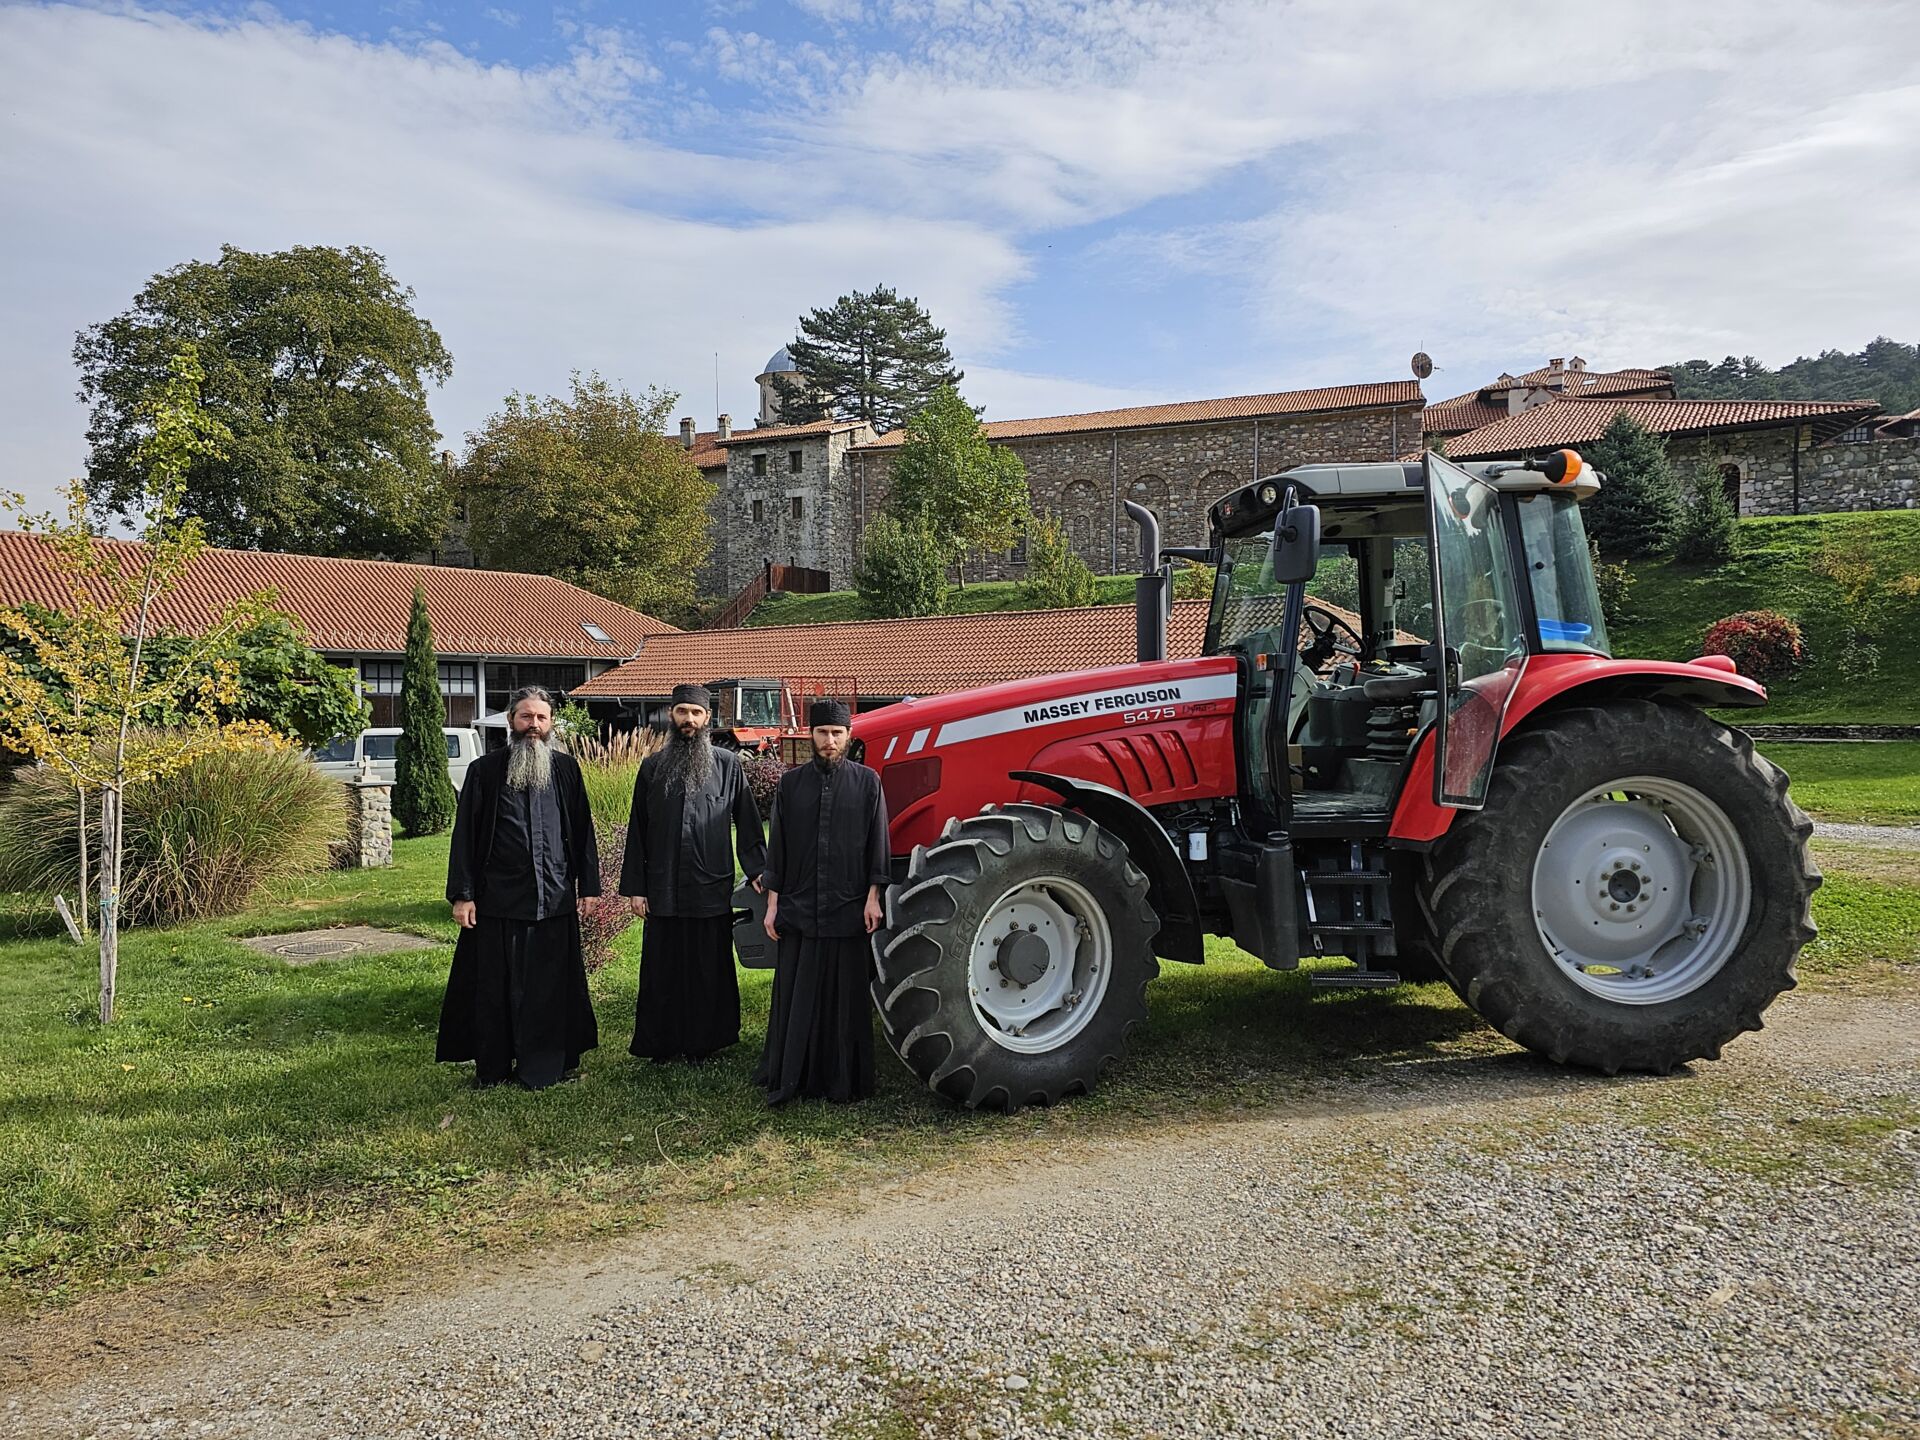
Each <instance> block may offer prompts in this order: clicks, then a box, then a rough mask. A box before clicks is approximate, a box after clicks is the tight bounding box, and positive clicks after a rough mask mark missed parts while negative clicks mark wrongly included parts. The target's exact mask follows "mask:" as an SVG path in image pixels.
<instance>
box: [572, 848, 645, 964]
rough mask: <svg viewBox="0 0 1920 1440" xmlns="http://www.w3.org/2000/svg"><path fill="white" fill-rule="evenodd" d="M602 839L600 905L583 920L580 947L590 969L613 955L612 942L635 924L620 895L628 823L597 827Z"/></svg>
mask: <svg viewBox="0 0 1920 1440" xmlns="http://www.w3.org/2000/svg"><path fill="white" fill-rule="evenodd" d="M595 829H596V830H597V831H598V835H599V841H600V908H599V909H597V910H595V911H594V912H593V914H591V915H584V916H582V917H581V919H580V948H581V949H582V950H583V951H585V952H586V957H587V969H588V971H589V972H591V971H594V970H598V969H599V968H600V967H601V966H602V965H604V964H606V963H607V961H609V960H611V959H612V958H613V942H614V941H615V940H618V939H619V938H620V932H621V931H623V930H625V929H626V928H627V926H629V925H631V924H632V923H633V909H632V907H631V906H629V905H628V904H627V902H626V900H625V899H624V898H623V897H622V896H621V894H620V862H621V860H622V859H624V858H625V856H626V850H627V827H626V826H625V825H604V826H596V827H595Z"/></svg>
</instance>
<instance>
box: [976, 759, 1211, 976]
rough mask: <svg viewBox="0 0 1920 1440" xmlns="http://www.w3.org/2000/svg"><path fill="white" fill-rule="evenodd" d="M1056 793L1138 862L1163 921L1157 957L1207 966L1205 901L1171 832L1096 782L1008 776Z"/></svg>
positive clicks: (1031, 773) (1023, 773)
mask: <svg viewBox="0 0 1920 1440" xmlns="http://www.w3.org/2000/svg"><path fill="white" fill-rule="evenodd" d="M1008 778H1010V779H1013V780H1019V781H1022V782H1024V783H1025V784H1028V785H1033V786H1036V787H1038V788H1039V789H1042V790H1051V791H1052V792H1053V793H1054V794H1055V795H1058V796H1059V797H1060V798H1061V799H1062V800H1064V801H1065V802H1066V803H1067V804H1069V805H1071V806H1073V807H1074V808H1075V809H1078V810H1080V811H1083V812H1084V813H1085V814H1086V816H1087V818H1088V819H1090V820H1092V821H1093V822H1094V823H1095V824H1096V825H1098V826H1100V827H1101V828H1102V829H1103V830H1107V831H1109V832H1110V833H1112V834H1114V835H1117V836H1118V837H1119V838H1120V840H1121V842H1122V843H1123V844H1124V845H1125V846H1126V847H1127V852H1128V854H1129V855H1130V856H1131V858H1132V860H1133V863H1134V864H1135V865H1138V866H1139V867H1140V869H1141V870H1142V871H1144V872H1145V874H1146V877H1147V880H1148V883H1149V889H1148V891H1147V903H1148V904H1150V905H1152V906H1153V908H1154V911H1155V913H1156V914H1158V915H1159V917H1160V933H1159V934H1158V935H1157V936H1156V937H1155V938H1154V942H1153V949H1154V953H1155V954H1157V955H1159V956H1161V957H1162V958H1164V959H1167V960H1178V961H1180V962H1182V963H1184V964H1187V965H1201V964H1204V963H1206V954H1207V951H1206V939H1205V936H1203V935H1202V934H1201V931H1200V902H1199V901H1198V899H1197V898H1196V897H1195V896H1194V893H1193V880H1192V878H1191V877H1190V876H1189V875H1188V874H1187V866H1186V862H1185V861H1183V860H1182V859H1181V858H1180V852H1179V851H1178V850H1177V849H1175V848H1174V844H1173V840H1172V837H1170V836H1169V835H1168V834H1167V831H1166V827H1165V826H1163V825H1162V824H1161V823H1160V822H1159V821H1158V820H1156V819H1154V818H1153V812H1152V811H1150V810H1148V809H1147V808H1146V807H1145V806H1144V805H1142V804H1141V803H1140V802H1139V801H1138V800H1135V799H1134V798H1133V797H1132V796H1131V795H1125V794H1122V793H1121V792H1120V791H1118V790H1115V789H1112V788H1111V787H1109V786H1106V785H1101V784H1097V783H1096V782H1094V781H1092V780H1074V779H1070V778H1069V777H1067V776H1065V775H1048V774H1046V773H1045V772H1043V771H1039V770H1015V771H1013V772H1012V773H1011V774H1010V776H1009V777H1008Z"/></svg>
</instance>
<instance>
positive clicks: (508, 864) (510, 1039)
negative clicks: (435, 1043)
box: [437, 688, 600, 1090]
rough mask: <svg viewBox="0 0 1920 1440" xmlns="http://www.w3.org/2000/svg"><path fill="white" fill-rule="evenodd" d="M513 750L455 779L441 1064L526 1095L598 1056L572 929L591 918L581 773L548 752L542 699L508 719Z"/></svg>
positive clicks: (592, 854) (588, 822) (532, 698)
mask: <svg viewBox="0 0 1920 1440" xmlns="http://www.w3.org/2000/svg"><path fill="white" fill-rule="evenodd" d="M507 723H508V725H509V726H510V727H511V728H512V731H513V743H512V744H511V745H509V746H508V747H507V748H506V749H504V750H496V751H494V752H493V753H491V754H489V755H483V756H482V757H481V758H480V759H478V760H476V761H474V762H473V764H472V766H471V767H470V768H469V769H468V770H467V777H466V780H465V782H464V783H463V784H462V785H461V788H460V805H459V809H458V810H457V811H456V812H455V815H454V821H453V844H452V846H451V848H450V849H449V851H448V855H447V899H448V900H449V901H451V902H452V904H453V918H454V919H455V920H457V921H459V922H460V940H459V943H458V944H457V945H455V946H454V950H453V971H452V973H451V974H450V975H449V976H448V977H447V994H446V999H445V1000H444V1001H443V1002H442V1004H441V1007H440V1043H439V1047H438V1052H437V1053H438V1056H439V1058H440V1059H442V1060H471V1061H473V1062H474V1074H473V1081H474V1084H476V1085H482V1086H484V1085H498V1084H500V1083H501V1082H503V1081H506V1080H518V1081H519V1082H520V1083H521V1084H522V1085H524V1086H526V1087H527V1088H528V1089H529V1090H539V1089H543V1088H544V1087H546V1086H548V1085H552V1084H554V1083H555V1082H556V1081H560V1080H565V1079H571V1078H572V1076H573V1074H574V1073H575V1071H576V1070H577V1068H578V1067H579V1064H580V1057H581V1055H582V1054H584V1053H585V1052H586V1051H588V1050H591V1049H593V1048H594V1047H595V1046H596V1045H598V1044H599V1043H600V1037H599V1030H598V1027H597V1026H596V1024H595V1022H594V1017H593V1002H592V1000H591V999H589V998H588V995H587V969H586V963H585V959H584V957H583V956H582V954H581V950H580V916H582V915H585V914H590V913H592V912H593V910H594V909H596V908H597V907H598V906H599V904H600V850H599V847H598V845H597V844H595V842H594V835H593V816H592V814H591V813H590V812H589V810H588V808H587V790H586V786H585V785H584V784H583V783H582V781H581V778H580V766H579V764H578V762H576V761H575V760H574V758H573V757H572V756H571V755H568V754H566V753H565V752H564V751H556V750H555V749H554V747H553V697H552V696H550V695H548V694H547V692H546V691H545V690H541V689H538V688H532V689H526V690H522V691H520V692H518V693H517V694H515V695H514V697H513V699H512V700H511V701H510V702H509V703H508V706H507Z"/></svg>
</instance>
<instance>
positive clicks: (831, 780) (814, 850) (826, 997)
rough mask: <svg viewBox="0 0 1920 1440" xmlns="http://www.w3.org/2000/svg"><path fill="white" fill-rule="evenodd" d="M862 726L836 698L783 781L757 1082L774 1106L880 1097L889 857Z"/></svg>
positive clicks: (816, 719)
mask: <svg viewBox="0 0 1920 1440" xmlns="http://www.w3.org/2000/svg"><path fill="white" fill-rule="evenodd" d="M852 723H853V722H852V717H851V715H850V714H849V713H848V710H847V707H846V706H845V705H842V704H840V703H839V702H838V701H836V700H820V701H816V702H815V703H814V704H813V706H812V708H811V710H810V711H809V712H808V715H807V724H808V727H809V732H810V734H811V735H812V737H813V760H812V762H811V763H810V764H807V765H801V766H798V767H796V768H795V769H792V770H789V771H788V772H787V773H786V774H785V775H782V776H781V777H780V788H779V789H778V790H776V791H775V792H774V797H773V835H772V838H771V839H770V840H769V842H768V844H767V868H766V872H765V874H764V875H762V877H761V879H762V881H763V883H764V885H765V887H766V895H767V918H766V927H767V938H768V939H770V940H772V941H773V942H774V943H775V945H776V946H777V947H778V949H777V950H776V952H775V956H776V958H775V961H774V971H773V1006H772V1010H771V1012H770V1013H769V1014H768V1016H767V1045H766V1049H765V1050H764V1051H763V1052H762V1053H761V1056H760V1068H759V1069H758V1070H756V1071H755V1072H754V1076H753V1081H754V1084H756V1085H758V1086H759V1087H760V1088H761V1090H763V1091H764V1092H765V1093H766V1097H767V1101H768V1103H769V1104H773V1105H783V1104H785V1103H786V1102H787V1101H789V1100H791V1099H793V1098H795V1097H796V1096H801V1097H805V1098H808V1099H815V1100H831V1101H835V1102H838V1103H841V1104H845V1103H846V1102H848V1101H851V1100H864V1099H865V1098H866V1097H867V1096H869V1095H871V1094H872V1093H873V1010H872V1004H871V1001H870V1000H869V999H868V996H869V994H870V993H871V992H870V987H871V985H872V982H873V953H872V940H871V939H870V937H871V936H872V934H873V932H874V931H875V930H877V929H879V928H880V922H881V918H882V912H881V905H880V892H881V891H882V889H884V888H885V886H886V885H887V884H888V882H889V881H890V880H891V879H892V878H893V877H892V874H891V871H890V869H889V865H888V859H887V799H886V796H885V795H884V794H883V793H882V792H881V789H880V777H879V776H878V775H876V774H875V773H874V772H873V771H871V770H869V769H868V768H867V767H866V766H865V765H862V764H860V763H859V762H858V761H854V760H849V759H848V758H847V748H848V745H849V743H850V741H851V738H852V732H851V730H850V728H849V727H850V726H851V725H852Z"/></svg>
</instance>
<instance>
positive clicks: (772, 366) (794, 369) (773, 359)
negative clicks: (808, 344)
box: [760, 345, 799, 375]
mask: <svg viewBox="0 0 1920 1440" xmlns="http://www.w3.org/2000/svg"><path fill="white" fill-rule="evenodd" d="M760 373H761V374H762V375H794V374H798V373H799V367H798V366H797V365H795V364H794V363H793V357H792V356H791V355H789V354H788V353H787V347H786V346H784V345H782V346H781V347H780V348H779V349H778V350H776V351H774V352H773V354H772V355H771V356H770V357H769V358H768V360H767V363H766V364H765V365H764V366H763V367H761V370H760Z"/></svg>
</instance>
